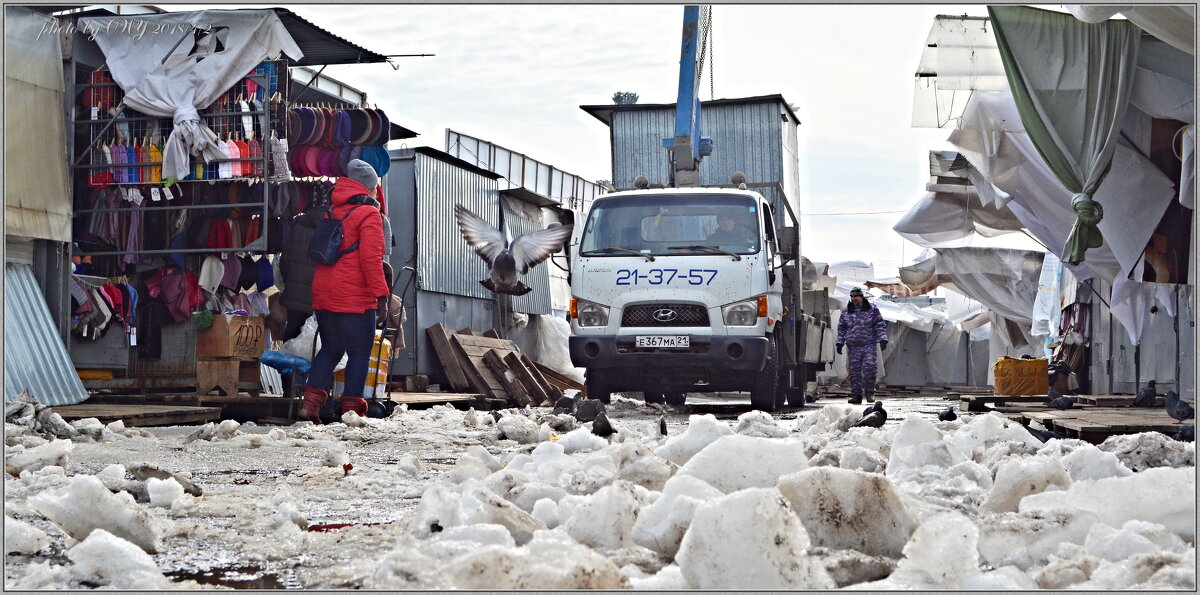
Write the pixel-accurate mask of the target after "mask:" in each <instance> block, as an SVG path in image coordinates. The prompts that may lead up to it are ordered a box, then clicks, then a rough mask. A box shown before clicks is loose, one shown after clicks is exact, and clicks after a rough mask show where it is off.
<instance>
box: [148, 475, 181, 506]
mask: <svg viewBox="0 0 1200 595" xmlns="http://www.w3.org/2000/svg"><path fill="white" fill-rule="evenodd" d="M146 491H147V492H148V493H149V494H150V506H165V507H167V508H170V507H171V505H172V504H174V503H175V501H176V500H178V499H180V498H182V497H183V486H181V485H179V482H178V481H175V478H173V477H172V478H169V479H166V480H162V479H157V478H154V477H151V478H150V479H147V480H146Z"/></svg>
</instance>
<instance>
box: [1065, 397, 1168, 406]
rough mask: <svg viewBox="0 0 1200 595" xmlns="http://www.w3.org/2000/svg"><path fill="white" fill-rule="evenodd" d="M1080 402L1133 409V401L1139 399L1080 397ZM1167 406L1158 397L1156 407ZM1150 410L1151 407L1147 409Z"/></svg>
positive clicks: (1155, 402)
mask: <svg viewBox="0 0 1200 595" xmlns="http://www.w3.org/2000/svg"><path fill="white" fill-rule="evenodd" d="M1078 398H1079V401H1080V402H1082V403H1085V404H1087V405H1095V406H1097V407H1133V401H1134V399H1136V398H1137V396H1136V395H1079V397H1078ZM1164 405H1165V403H1164V401H1163V398H1162V397H1158V398H1156V399H1155V401H1154V407H1155V408H1159V409H1161V408H1162V407H1163V406H1164ZM1145 409H1150V407H1145Z"/></svg>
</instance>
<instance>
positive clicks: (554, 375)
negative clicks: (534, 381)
mask: <svg viewBox="0 0 1200 595" xmlns="http://www.w3.org/2000/svg"><path fill="white" fill-rule="evenodd" d="M525 359H529V358H525ZM533 367H534V368H535V369H536V371H537V372H538V373H539V374H541V375H542V377H543V378H545V380H546V381H547V382H548V383H549V384H551V385H553V386H554V388H555V389H557V390H558V394H559V396H560V398H561V395H562V392H563V391H565V390H568V389H573V390H577V391H579V396H580V397H581V398H584V399H586V398H588V396H587V387H586V386H584V385H582V384H580V383H578V382H575V381H574V380H573V379H571V377H569V376H567V375H565V374H561V373H559V372H558V371H557V370H554V369H551V368H549V367H547V366H544V365H542V364H539V363H537V362H533Z"/></svg>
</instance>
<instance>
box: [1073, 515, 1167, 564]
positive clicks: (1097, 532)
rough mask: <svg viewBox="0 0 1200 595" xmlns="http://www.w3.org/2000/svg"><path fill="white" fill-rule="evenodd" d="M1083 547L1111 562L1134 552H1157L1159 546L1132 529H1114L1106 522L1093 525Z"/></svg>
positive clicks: (1088, 551) (1122, 558)
mask: <svg viewBox="0 0 1200 595" xmlns="http://www.w3.org/2000/svg"><path fill="white" fill-rule="evenodd" d="M1083 547H1085V548H1087V553H1089V554H1091V555H1093V556H1096V557H1097V558H1100V559H1102V560H1108V561H1109V562H1119V561H1121V560H1124V559H1126V558H1128V557H1130V556H1132V555H1134V554H1142V553H1149V552H1157V551H1158V546H1156V545H1154V544H1153V543H1152V542H1151V541H1150V540H1149V539H1146V538H1145V537H1142V536H1141V535H1138V534H1137V533H1134V532H1132V531H1126V530H1124V529H1113V528H1112V527H1109V526H1108V525H1105V524H1104V523H1096V524H1095V525H1092V530H1091V531H1089V532H1088V535H1087V540H1086V541H1085V542H1084V544H1083Z"/></svg>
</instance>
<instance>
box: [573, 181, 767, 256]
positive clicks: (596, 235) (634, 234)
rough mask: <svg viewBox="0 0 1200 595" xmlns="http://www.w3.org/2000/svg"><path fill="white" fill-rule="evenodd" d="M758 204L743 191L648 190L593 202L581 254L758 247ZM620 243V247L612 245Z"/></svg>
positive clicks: (752, 249)
mask: <svg viewBox="0 0 1200 595" xmlns="http://www.w3.org/2000/svg"><path fill="white" fill-rule="evenodd" d="M758 226H759V216H758V207H757V206H756V203H755V201H754V200H753V199H751V198H749V197H746V196H719V195H718V196H710V195H703V196H689V195H669V196H664V195H657V196H656V195H647V196H644V197H642V196H639V197H636V198H613V199H608V200H605V199H600V200H597V201H596V202H595V203H594V204H593V205H592V210H591V214H589V215H588V220H587V226H586V227H585V228H584V231H583V240H582V242H581V245H580V255H582V256H621V257H629V256H632V254H630V252H636V253H638V254H644V255H659V256H667V255H693V254H695V255H700V254H713V253H714V252H713V251H712V250H706V249H705V247H711V248H718V249H720V250H723V251H725V252H730V253H733V254H755V253H757V252H758V251H759V244H760V242H759V227H758ZM616 248H622V249H623V250H617V249H616Z"/></svg>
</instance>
